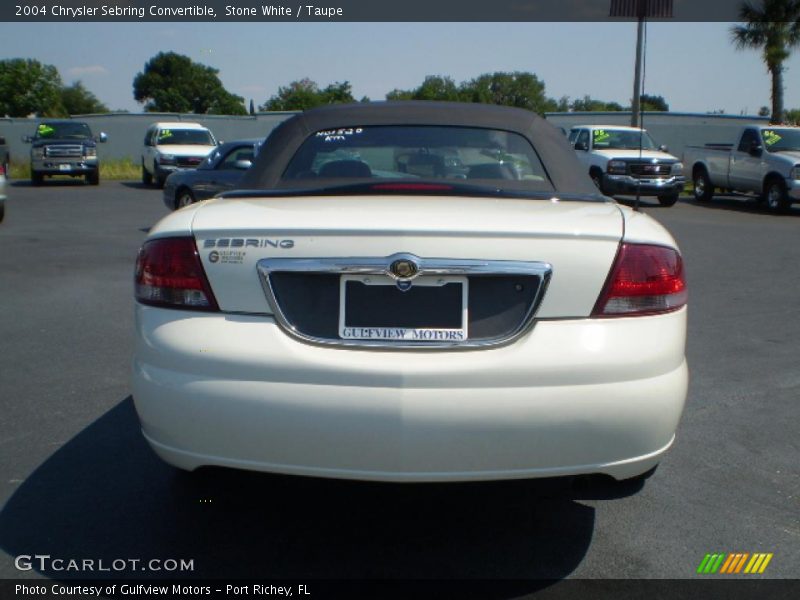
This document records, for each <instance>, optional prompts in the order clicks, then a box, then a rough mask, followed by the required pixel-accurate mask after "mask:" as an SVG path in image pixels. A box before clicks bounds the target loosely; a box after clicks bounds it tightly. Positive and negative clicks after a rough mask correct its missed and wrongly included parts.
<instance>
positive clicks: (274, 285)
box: [133, 103, 687, 481]
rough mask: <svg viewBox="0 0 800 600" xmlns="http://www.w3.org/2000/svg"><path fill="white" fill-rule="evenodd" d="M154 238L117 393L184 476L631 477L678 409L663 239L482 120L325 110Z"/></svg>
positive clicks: (554, 152) (142, 258)
mask: <svg viewBox="0 0 800 600" xmlns="http://www.w3.org/2000/svg"><path fill="white" fill-rule="evenodd" d="M264 147H265V150H263V151H262V153H261V154H260V155H259V156H258V158H257V160H256V162H255V163H254V164H253V167H252V168H251V169H250V170H249V171H248V173H247V174H246V175H245V177H244V179H243V180H242V184H241V186H242V188H243V189H247V190H252V191H237V192H229V193H227V194H224V195H223V196H222V197H219V198H214V199H211V200H208V201H205V202H201V203H199V204H195V205H191V206H189V207H187V208H185V209H182V210H179V211H177V212H175V213H173V214H171V215H169V216H167V217H166V218H165V219H164V220H162V221H161V222H160V223H158V224H157V225H156V226H155V227H153V229H152V230H151V232H150V234H149V236H148V238H147V240H146V242H145V243H144V245H143V246H142V249H141V251H140V253H139V257H138V262H137V265H136V275H135V279H136V299H137V301H138V302H137V304H136V334H137V335H136V351H135V359H134V367H133V394H134V398H135V403H136V408H137V411H138V413H139V417H140V419H141V423H142V430H143V432H144V435H145V437H146V438H147V440H148V442H149V443H150V444H151V446H152V447H153V448H154V449H155V451H156V452H157V453H158V454H159V455H160V456H161V457H162V458H163V459H164V460H166V461H167V462H168V463H170V464H172V465H175V466H177V467H180V468H182V469H189V470H192V469H195V468H197V467H201V466H206V465H212V466H225V467H236V468H242V469H253V470H259V471H269V472H276V473H290V474H299V475H312V476H321V477H337V478H349V479H368V480H386V481H464V480H487V479H511V478H529V477H545V476H556V475H572V474H582V473H605V474H608V475H611V476H613V477H615V478H617V479H626V478H631V477H636V476H639V475H643V474H647V473H648V472H649V471H650V470H651V469H652V468H653V467H654V466H655V465H656V464H657V463H658V461H659V459H660V458H661V456H662V455H663V454H664V452H666V450H667V449H668V448H669V447H670V445H671V444H672V442H673V439H674V437H675V430H676V428H677V425H678V421H679V418H680V415H681V411H682V409H683V405H684V401H685V398H686V389H687V367H686V361H685V358H684V346H685V334H686V306H685V305H686V283H685V279H684V270H683V263H682V260H681V255H680V253H679V251H678V249H677V247H676V245H675V241H674V240H673V239H672V237H671V236H670V235H669V234H668V233H667V232H666V231H665V230H664V229H663V228H662V227H661V226H659V225H658V224H657V223H656V222H655V221H653V220H652V219H650V218H649V217H647V216H646V215H643V214H641V213H637V212H633V211H631V210H628V209H626V208H624V207H621V206H619V205H617V204H616V203H614V202H613V201H612V200H610V199H609V198H606V197H604V196H602V195H600V194H599V193H598V192H597V190H596V188H595V187H594V185H593V184H592V181H591V180H590V179H589V177H588V176H587V175H586V173H585V170H584V169H583V168H582V167H581V166H580V165H579V164H578V161H577V159H576V158H575V155H574V152H573V151H572V149H571V148H570V146H569V144H568V143H567V141H566V139H565V138H564V136H563V135H562V134H561V133H560V132H559V131H558V130H556V129H555V128H553V127H552V126H551V125H549V124H547V123H545V122H544V121H543V120H542V119H540V118H538V117H536V116H535V115H533V114H532V113H529V112H527V111H522V110H517V109H508V108H500V107H492V106H485V105H462V104H445V103H373V104H367V105H350V106H337V107H326V108H321V109H315V110H311V111H307V112H305V113H303V114H299V115H296V116H294V117H293V118H291V119H289V120H287V121H285V122H284V123H283V124H281V125H280V126H279V127H278V128H276V129H275V130H274V131H273V133H272V134H271V135H270V137H269V139H268V140H267V142H266V143H265V145H264Z"/></svg>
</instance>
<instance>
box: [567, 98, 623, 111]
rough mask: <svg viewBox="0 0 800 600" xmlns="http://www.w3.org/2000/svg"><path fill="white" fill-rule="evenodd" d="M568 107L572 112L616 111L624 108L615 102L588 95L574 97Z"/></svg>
mask: <svg viewBox="0 0 800 600" xmlns="http://www.w3.org/2000/svg"><path fill="white" fill-rule="evenodd" d="M570 108H572V110H573V111H574V112H616V111H621V110H625V108H623V106H622V105H621V104H619V103H617V102H606V101H605V100H598V99H596V98H592V97H591V96H588V95H586V96H584V97H583V98H575V100H573V101H572V104H571V105H570Z"/></svg>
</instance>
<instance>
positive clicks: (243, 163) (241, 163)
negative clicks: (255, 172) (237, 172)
mask: <svg viewBox="0 0 800 600" xmlns="http://www.w3.org/2000/svg"><path fill="white" fill-rule="evenodd" d="M233 166H234V167H236V168H237V169H241V170H242V171H246V170H247V169H249V168H250V167H252V166H253V161H252V160H237V161H236V162H235V163H233Z"/></svg>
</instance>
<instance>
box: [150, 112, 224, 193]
mask: <svg viewBox="0 0 800 600" xmlns="http://www.w3.org/2000/svg"><path fill="white" fill-rule="evenodd" d="M216 146H217V140H216V139H215V138H214V134H213V133H211V131H209V130H208V129H207V128H206V127H203V126H202V125H200V124H199V123H185V122H176V123H153V124H152V125H150V127H148V128H147V133H146V134H145V136H144V149H143V150H142V183H144V184H145V185H150V184H152V183H153V182H155V183H156V185H157V186H158V187H164V182H165V181H166V179H167V177H168V176H169V174H170V173H172V172H174V171H179V170H181V169H195V168H197V166H198V165H199V164H200V163H201V162H203V159H204V158H205V157H206V156H208V154H209V153H210V152H211V151H212V150H213V149H214V148H216Z"/></svg>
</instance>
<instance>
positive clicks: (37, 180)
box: [31, 171, 44, 185]
mask: <svg viewBox="0 0 800 600" xmlns="http://www.w3.org/2000/svg"><path fill="white" fill-rule="evenodd" d="M43 181H44V175H42V174H41V173H39V172H38V171H31V183H32V184H33V185H42V182H43Z"/></svg>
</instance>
